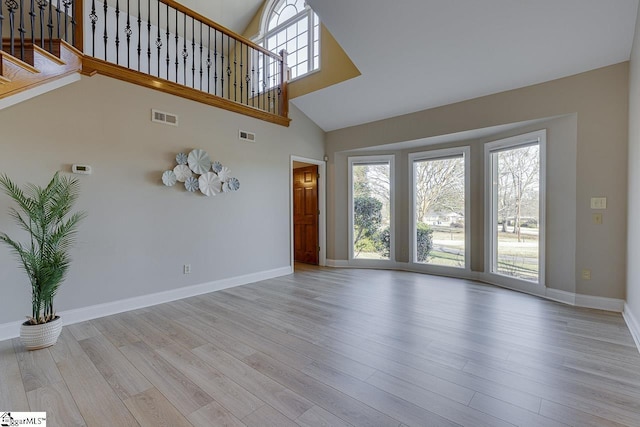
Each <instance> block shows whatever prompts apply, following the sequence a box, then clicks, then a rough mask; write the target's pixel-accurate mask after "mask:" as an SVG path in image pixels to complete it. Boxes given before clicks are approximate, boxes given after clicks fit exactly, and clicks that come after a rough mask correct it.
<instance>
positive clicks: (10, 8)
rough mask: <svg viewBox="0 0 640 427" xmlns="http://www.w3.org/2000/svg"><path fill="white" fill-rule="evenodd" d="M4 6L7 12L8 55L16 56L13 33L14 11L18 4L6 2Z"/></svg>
mask: <svg viewBox="0 0 640 427" xmlns="http://www.w3.org/2000/svg"><path fill="white" fill-rule="evenodd" d="M6 5H7V11H8V12H9V54H10V55H11V56H16V47H15V37H14V36H13V34H14V31H15V19H16V18H15V16H16V10H18V3H17V2H16V1H15V0H7V1H6ZM3 43H4V42H3Z"/></svg>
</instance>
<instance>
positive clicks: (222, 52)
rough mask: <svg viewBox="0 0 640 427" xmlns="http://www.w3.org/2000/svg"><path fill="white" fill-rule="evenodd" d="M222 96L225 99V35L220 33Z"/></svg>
mask: <svg viewBox="0 0 640 427" xmlns="http://www.w3.org/2000/svg"><path fill="white" fill-rule="evenodd" d="M220 48H221V49H222V50H221V51H220V59H221V61H220V96H221V97H223V98H224V75H225V69H224V33H223V32H220Z"/></svg>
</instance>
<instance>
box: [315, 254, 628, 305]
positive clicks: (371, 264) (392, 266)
mask: <svg viewBox="0 0 640 427" xmlns="http://www.w3.org/2000/svg"><path fill="white" fill-rule="evenodd" d="M327 266H328V267H336V268H377V269H385V270H398V271H409V272H414V273H422V274H430V275H434V276H447V277H455V278H459V279H471V280H476V281H479V282H482V283H487V284H490V285H494V286H499V287H501V288H506V289H511V290H514V291H518V292H524V293H527V294H530V295H535V296H539V297H541V298H546V299H549V300H553V301H556V302H561V303H564V304H569V305H573V306H576V307H584V308H595V309H599V310H606V311H614V312H616V313H621V312H622V311H623V309H624V306H625V302H624V300H621V299H617V298H605V297H595V296H591V295H582V294H576V293H573V292H567V291H561V290H559V289H553V288H545V287H543V286H541V285H535V284H526V283H525V284H519V283H515V282H514V281H512V282H509V283H507V282H505V283H498V282H496V281H495V280H493V278H492V276H491V275H488V274H485V273H474V272H468V271H467V270H461V271H460V274H459V275H453V274H447V273H444V272H440V271H437V272H435V273H434V272H432V271H424V270H422V269H418V268H414V267H412V265H411V264H409V263H402V262H389V261H375V260H372V261H368V260H367V261H365V260H356V261H353V260H352V261H345V260H335V259H327Z"/></svg>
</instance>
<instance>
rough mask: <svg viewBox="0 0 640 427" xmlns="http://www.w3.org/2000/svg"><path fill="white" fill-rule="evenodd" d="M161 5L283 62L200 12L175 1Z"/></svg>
mask: <svg viewBox="0 0 640 427" xmlns="http://www.w3.org/2000/svg"><path fill="white" fill-rule="evenodd" d="M159 1H160V3H164V4H166V5H168V6H171V7H172V8H174V9H176V10H178V11H180V12H182V13H184V14H185V15H187V16H188V17H190V18H194V19H196V20H198V21H200V22H202V23H203V24H206V25H208V26H210V27H211V28H215V29H216V30H218V31H220V32H221V33H224V34H226V35H227V36H229V37H231V38H232V39H235V40H238V41H240V42H242V43H244V44H245V45H247V46H250V47H252V48H253V49H255V50H259V51H260V52H262V53H264V54H265V55H269V56H270V57H272V58H274V59H277V60H279V61H280V60H282V57H281V56H279V55H278V54H276V53H273V52H271V51H270V50H268V49H265V48H264V47H262V46H260V45H258V44H256V43H254V42H252V41H251V40H249V39H246V38H245V37H243V36H241V35H240V34H237V33H235V32H234V31H231V30H230V29H228V28H226V27H223V26H222V25H220V24H218V23H217V22H214V21H212V20H211V19H209V18H207V17H206V16H203V15H200V14H199V13H198V12H196V11H194V10H191V9H189V8H188V7H186V6H184V5H182V4H180V3H178V2H176V1H174V0H159Z"/></svg>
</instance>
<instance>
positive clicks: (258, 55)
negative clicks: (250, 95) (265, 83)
mask: <svg viewBox="0 0 640 427" xmlns="http://www.w3.org/2000/svg"><path fill="white" fill-rule="evenodd" d="M261 53H262V52H260V51H258V52H257V56H256V62H257V63H258V82H257V88H258V108H260V92H261V91H260V82H261V81H262V79H263V76H264V68H263V69H262V73H260V54H261Z"/></svg>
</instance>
